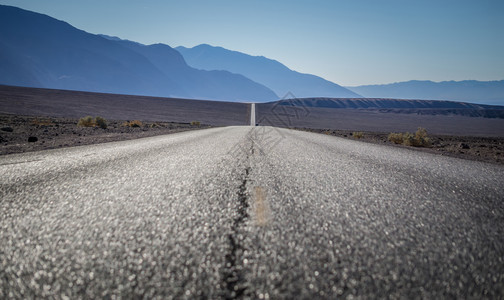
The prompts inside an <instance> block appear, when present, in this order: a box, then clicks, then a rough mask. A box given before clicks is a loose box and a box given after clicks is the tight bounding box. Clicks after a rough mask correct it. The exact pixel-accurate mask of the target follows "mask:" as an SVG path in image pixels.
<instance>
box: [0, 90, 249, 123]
mask: <svg viewBox="0 0 504 300" xmlns="http://www.w3.org/2000/svg"><path fill="white" fill-rule="evenodd" d="M248 107H249V105H248V104H246V103H235V102H220V101H206V100H188V99H175V98H157V97H146V96H132V95H117V94H103V93H90V92H79V91H67V90H53V89H39V88H26V87H12V86H2V85H0V114H9V115H21V116H36V117H39V116H51V117H61V118H81V117H84V116H87V115H91V116H101V117H104V118H105V119H110V120H141V121H161V122H179V123H190V122H192V121H199V122H201V124H209V125H215V126H227V125H248V124H249V122H250V121H249V120H250V118H249V113H248Z"/></svg>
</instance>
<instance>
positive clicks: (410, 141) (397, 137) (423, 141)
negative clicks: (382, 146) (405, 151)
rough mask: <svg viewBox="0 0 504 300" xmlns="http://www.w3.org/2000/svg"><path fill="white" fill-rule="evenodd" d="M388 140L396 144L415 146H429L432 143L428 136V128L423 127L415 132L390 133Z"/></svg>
mask: <svg viewBox="0 0 504 300" xmlns="http://www.w3.org/2000/svg"><path fill="white" fill-rule="evenodd" d="M388 140H389V141H391V142H392V143H394V144H403V145H405V146H413V147H429V146H430V145H431V141H430V139H429V137H428V136H427V130H426V129H425V128H421V127H419V128H418V130H417V131H416V132H415V134H412V133H409V132H404V133H395V132H392V133H390V134H389V135H388Z"/></svg>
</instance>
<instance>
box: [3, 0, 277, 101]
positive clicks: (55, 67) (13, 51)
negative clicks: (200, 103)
mask: <svg viewBox="0 0 504 300" xmlns="http://www.w3.org/2000/svg"><path fill="white" fill-rule="evenodd" d="M157 64H159V65H157ZM0 66H1V69H0V84H6V85H17V86H29V87H45V88H55V89H67V90H81V91H94V92H105V93H117V94H132V95H149V96H165V97H183V98H201V99H214V100H230V101H244V100H245V101H271V100H275V99H278V97H277V95H275V93H274V92H273V91H271V90H270V89H268V88H266V87H264V86H262V85H260V84H258V83H256V82H253V81H252V80H250V79H248V78H245V77H243V76H241V75H237V74H232V73H229V72H213V73H209V72H205V71H200V70H196V69H193V68H191V67H189V66H188V65H187V64H186V63H185V61H184V59H183V57H182V56H181V55H180V54H179V53H178V52H177V51H175V50H174V49H172V48H171V47H169V46H167V45H162V44H157V45H151V46H144V45H141V44H138V43H134V42H127V41H122V40H120V39H115V40H112V39H110V38H104V37H103V36H98V35H94V34H89V33H87V32H85V31H82V30H79V29H76V28H74V27H72V26H71V25H69V24H68V23H65V22H63V21H59V20H56V19H54V18H51V17H48V16H46V15H42V14H38V13H34V12H30V11H26V10H22V9H19V8H16V7H12V6H4V5H0ZM229 87H233V88H229Z"/></svg>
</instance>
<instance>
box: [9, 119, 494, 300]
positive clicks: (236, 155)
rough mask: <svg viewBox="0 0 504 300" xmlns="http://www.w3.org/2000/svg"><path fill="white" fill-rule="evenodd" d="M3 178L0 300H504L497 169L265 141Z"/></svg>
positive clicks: (305, 139)
mask: <svg viewBox="0 0 504 300" xmlns="http://www.w3.org/2000/svg"><path fill="white" fill-rule="evenodd" d="M0 174H1V176H0V298H19V299H21V298H23V299H26V298H28V299H29V298H41V297H42V298H43V297H47V298H62V299H64V298H69V299H74V298H114V297H122V298H140V297H144V298H160V299H170V298H177V299H179V298H188V299H192V298H209V299H215V298H227V299H233V298H254V299H291V298H302V299H306V298H330V299H332V298H348V299H350V298H405V299H410V298H428V299H438V298H494V299H499V298H500V299H502V298H503V297H504V261H503V259H504V203H503V199H504V189H503V186H504V185H503V183H504V168H503V167H502V166H498V165H492V164H486V163H481V162H474V161H467V160H460V159H456V158H450V157H443V156H436V155H432V154H428V153H423V152H417V151H413V150H409V149H404V148H397V147H390V146H382V145H375V144H367V143H363V142H359V141H352V140H348V139H341V138H337V137H332V136H325V135H321V134H313V133H306V132H299V131H293V130H287V129H279V128H273V127H263V126H259V127H223V128H214V129H205V130H199V131H191V132H184V133H176V134H172V135H166V136H157V137H150V138H144V139H138V140H132V141H123V142H114V143H106V144H99V145H91V146H82V147H73V148H67V149H58V150H49V151H41V152H32V153H26V154H15V155H5V156H1V157H0Z"/></svg>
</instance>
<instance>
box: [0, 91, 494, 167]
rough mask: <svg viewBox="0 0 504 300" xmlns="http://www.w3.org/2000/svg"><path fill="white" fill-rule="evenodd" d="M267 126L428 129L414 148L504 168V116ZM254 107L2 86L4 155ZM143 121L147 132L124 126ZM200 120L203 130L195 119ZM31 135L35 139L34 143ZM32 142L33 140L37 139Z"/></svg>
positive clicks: (354, 112)
mask: <svg viewBox="0 0 504 300" xmlns="http://www.w3.org/2000/svg"><path fill="white" fill-rule="evenodd" d="M256 106H257V107H256V112H257V120H258V123H259V124H260V125H272V126H279V127H289V128H297V129H299V130H305V131H311V132H316V133H323V134H329V135H334V136H340V137H345V138H351V139H355V137H354V136H353V134H352V133H353V132H357V131H362V132H364V134H363V137H362V138H360V140H362V141H365V142H372V143H380V144H387V145H391V146H396V147H406V146H402V145H395V144H393V143H391V142H389V141H388V139H387V136H388V134H389V133H390V132H406V131H408V132H415V131H416V129H417V128H418V127H423V128H426V129H427V131H428V133H429V137H430V139H431V141H432V146H430V147H428V148H414V147H408V148H410V149H414V150H419V151H428V152H431V153H436V154H441V155H450V156H455V157H459V158H464V159H471V160H479V161H485V162H490V163H497V164H504V155H503V154H504V119H490V118H479V117H478V118H475V117H465V116H458V115H453V116H446V115H422V114H405V113H393V112H387V113H384V112H380V111H373V110H359V109H332V108H313V107H310V108H299V107H298V108H292V107H279V106H274V105H272V104H257V105H256ZM86 115H91V116H101V117H104V118H106V119H108V124H109V126H108V128H107V129H101V128H98V127H93V128H85V127H79V126H77V122H78V120H79V118H81V117H83V116H86ZM249 119H250V105H248V104H245V103H233V102H219V101H203V100H186V99H171V98H155V97H143V96H129V95H114V94H100V93H88V92H76V91H64V90H50V89H34V88H23V87H9V86H0V154H8V153H19V152H26V151H35V150H44V149H53V148H60V147H69V146H79V145H87V144H94V143H102V142H110V141H119V140H126V139H134V138H140V137H148V136H153V135H161V134H169V133H174V132H180V131H185V130H194V129H199V128H208V127H210V126H228V125H248V122H249ZM127 120H141V121H142V123H143V125H142V126H141V127H137V128H132V127H127V126H124V125H123V124H124V123H125V122H126V121H127ZM192 121H199V122H201V124H208V125H201V126H192V125H190V122H192ZM30 137H34V138H36V141H34V142H28V139H29V138H30ZM31 140H33V138H32V139H31Z"/></svg>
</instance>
